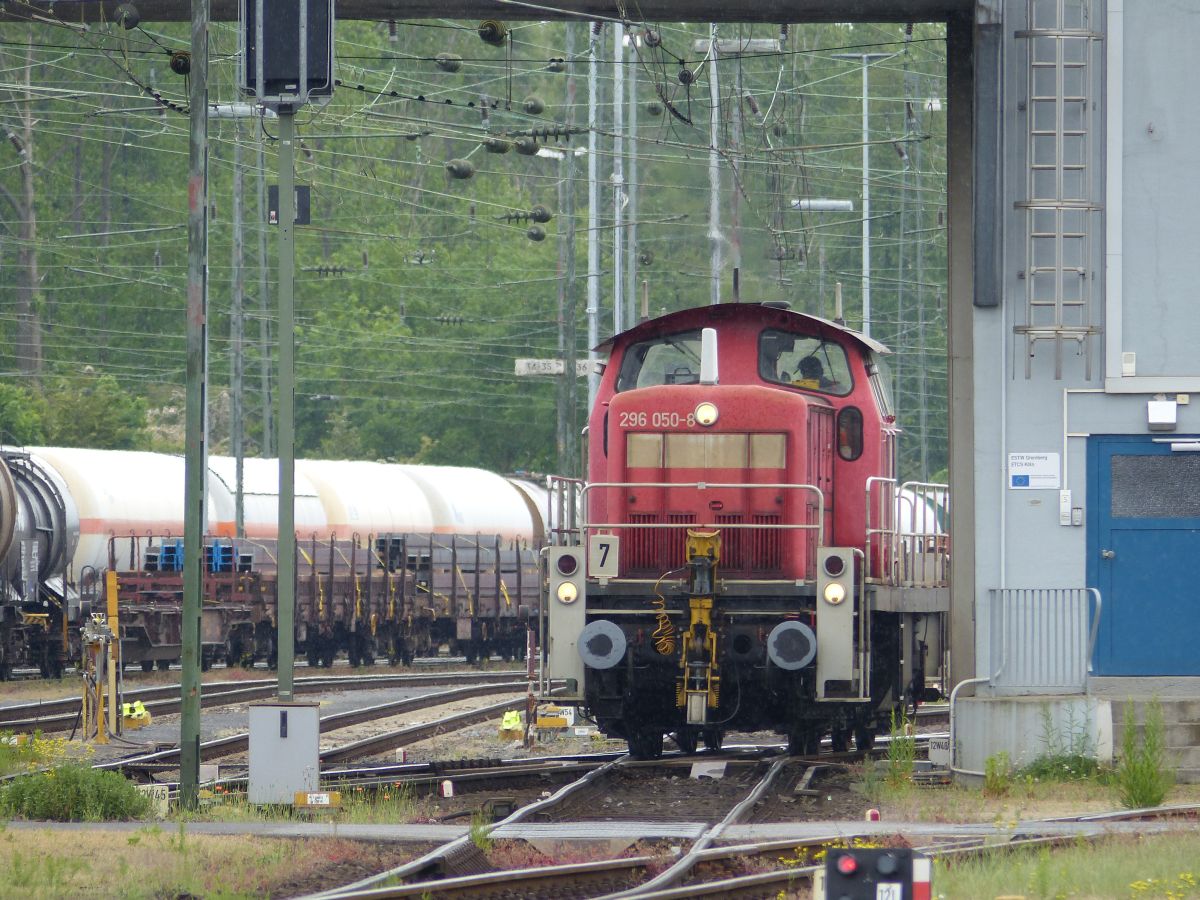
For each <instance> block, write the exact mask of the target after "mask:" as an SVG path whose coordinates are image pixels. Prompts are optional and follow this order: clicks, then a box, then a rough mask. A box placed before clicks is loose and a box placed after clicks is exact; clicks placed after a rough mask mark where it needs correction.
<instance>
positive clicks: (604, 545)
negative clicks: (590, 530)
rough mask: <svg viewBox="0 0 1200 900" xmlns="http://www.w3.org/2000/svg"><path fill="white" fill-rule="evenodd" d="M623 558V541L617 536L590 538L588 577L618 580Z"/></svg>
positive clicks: (602, 535)
mask: <svg viewBox="0 0 1200 900" xmlns="http://www.w3.org/2000/svg"><path fill="white" fill-rule="evenodd" d="M620 557H621V539H620V538H619V537H617V536H616V535H615V534H593V535H590V536H589V537H588V575H589V576H590V577H592V578H616V577H617V566H618V563H619V561H620Z"/></svg>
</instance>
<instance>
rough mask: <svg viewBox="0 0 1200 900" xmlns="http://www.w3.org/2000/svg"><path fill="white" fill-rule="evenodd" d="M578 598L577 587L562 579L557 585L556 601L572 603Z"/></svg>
mask: <svg viewBox="0 0 1200 900" xmlns="http://www.w3.org/2000/svg"><path fill="white" fill-rule="evenodd" d="M578 599H579V588H577V587H575V585H573V584H572V583H571V582H569V581H564V582H563V583H562V584H560V585H559V586H558V602H559V603H574V602H575V601H576V600H578Z"/></svg>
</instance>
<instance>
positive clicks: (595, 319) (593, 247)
mask: <svg viewBox="0 0 1200 900" xmlns="http://www.w3.org/2000/svg"><path fill="white" fill-rule="evenodd" d="M602 27H603V26H602V25H601V24H600V23H599V22H593V23H592V26H591V31H590V33H589V35H588V282H587V329H588V411H589V412H590V411H591V408H592V405H593V404H594V403H595V402H596V392H597V391H598V390H599V389H600V376H599V374H597V372H596V360H597V356H596V350H595V347H596V345H597V344H598V343H600V184H599V181H598V179H599V170H598V166H599V161H598V160H597V159H596V42H597V40H599V38H600V29H601V28H602Z"/></svg>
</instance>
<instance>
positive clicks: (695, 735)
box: [671, 728, 700, 756]
mask: <svg viewBox="0 0 1200 900" xmlns="http://www.w3.org/2000/svg"><path fill="white" fill-rule="evenodd" d="M671 739H672V740H673V741H675V746H676V747H678V748H679V749H680V750H682V751H683V752H684V753H686V754H687V755H688V756H691V755H692V754H693V753H695V752H696V748H697V747H698V746H699V744H700V733H699V732H698V731H697V730H696V729H695V728H681V729H679V730H678V731H677V732H675V733H674V734H673V735H671Z"/></svg>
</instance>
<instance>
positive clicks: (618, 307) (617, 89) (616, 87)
mask: <svg viewBox="0 0 1200 900" xmlns="http://www.w3.org/2000/svg"><path fill="white" fill-rule="evenodd" d="M612 106H613V164H612V165H613V168H612V186H613V333H614V334H620V333H621V332H622V331H624V330H625V297H624V290H625V254H624V243H625V200H626V198H625V26H624V25H621V24H617V25H614V26H613V90H612Z"/></svg>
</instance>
